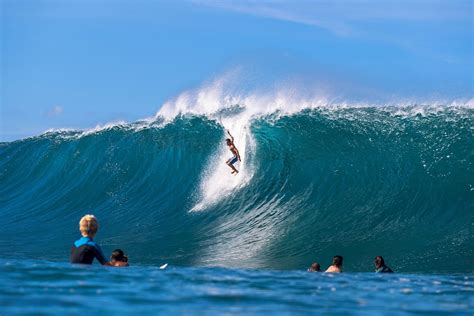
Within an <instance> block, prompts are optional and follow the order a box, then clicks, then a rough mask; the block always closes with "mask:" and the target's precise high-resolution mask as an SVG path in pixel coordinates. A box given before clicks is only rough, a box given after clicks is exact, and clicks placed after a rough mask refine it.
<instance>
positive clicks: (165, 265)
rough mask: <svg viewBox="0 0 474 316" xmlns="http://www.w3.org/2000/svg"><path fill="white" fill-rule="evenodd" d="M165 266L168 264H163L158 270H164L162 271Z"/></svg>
mask: <svg viewBox="0 0 474 316" xmlns="http://www.w3.org/2000/svg"><path fill="white" fill-rule="evenodd" d="M167 266H168V264H167V263H165V264H164V265H162V266H161V267H160V269H161V270H164V269H166V267H167Z"/></svg>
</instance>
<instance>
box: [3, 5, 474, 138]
mask: <svg viewBox="0 0 474 316" xmlns="http://www.w3.org/2000/svg"><path fill="white" fill-rule="evenodd" d="M0 5H1V7H0V20H1V21H0V23H1V24H0V44H1V55H0V110H1V111H0V141H12V140H16V139H20V138H23V137H28V136H32V135H38V134H40V133H42V132H44V131H46V130H48V129H53V128H91V127H94V126H96V125H99V124H105V123H107V122H114V121H122V120H123V121H134V120H138V119H141V118H146V117H152V116H154V115H155V114H156V113H157V111H158V110H159V109H160V107H161V106H162V105H163V104H164V103H166V102H167V101H168V100H170V99H173V98H176V97H177V96H178V95H180V94H181V93H183V91H187V90H190V89H197V88H198V87H200V86H201V85H203V84H205V83H207V82H210V81H211V82H212V80H215V78H219V77H220V76H224V75H225V76H229V73H230V74H233V73H235V77H236V78H235V80H234V81H233V84H234V85H237V86H239V89H240V90H245V89H248V90H258V89H263V88H264V87H268V86H278V85H280V86H281V85H285V83H288V84H289V83H291V84H293V85H297V86H298V87H300V88H301V90H305V89H306V90H308V89H316V88H317V87H321V86H324V87H329V88H328V89H329V90H330V91H331V93H332V94H333V95H335V97H341V98H343V99H344V100H349V101H350V100H356V101H359V100H364V101H366V102H374V103H376V102H379V103H380V100H397V99H398V100H442V101H446V102H448V101H450V100H458V99H461V100H469V99H472V98H473V94H474V92H473V91H474V88H473V87H474V79H473V73H474V67H473V65H474V63H473V28H474V26H473V1H472V0H450V1H445V0H442V1H440V0H430V1H427V0H411V1H404V0H399V1H382V0H334V1H329V0H314V1H298V0H296V1H290V0H274V1H265V0H260V1H257V0H246V1H239V0H236V1H225V0H219V1H211V0H189V1H158V0H133V1H132V0H114V1H112V0H0ZM236 70H238V71H236Z"/></svg>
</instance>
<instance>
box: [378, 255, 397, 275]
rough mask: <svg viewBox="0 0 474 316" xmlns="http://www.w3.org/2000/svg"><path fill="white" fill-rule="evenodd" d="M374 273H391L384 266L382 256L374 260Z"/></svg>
mask: <svg viewBox="0 0 474 316" xmlns="http://www.w3.org/2000/svg"><path fill="white" fill-rule="evenodd" d="M374 265H375V272H377V273H393V271H392V269H390V268H389V267H387V266H386V265H385V260H383V257H382V256H377V257H375V259H374Z"/></svg>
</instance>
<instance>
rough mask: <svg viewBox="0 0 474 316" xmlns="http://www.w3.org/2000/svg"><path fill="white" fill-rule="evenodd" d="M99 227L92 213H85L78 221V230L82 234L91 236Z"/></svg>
mask: <svg viewBox="0 0 474 316" xmlns="http://www.w3.org/2000/svg"><path fill="white" fill-rule="evenodd" d="M98 229H99V222H98V221H97V218H95V216H94V215H90V214H87V215H85V216H84V217H83V218H81V220H80V221H79V230H80V231H81V234H82V236H84V237H91V238H93V237H94V236H95V234H97V230H98Z"/></svg>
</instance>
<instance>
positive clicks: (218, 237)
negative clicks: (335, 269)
mask: <svg viewBox="0 0 474 316" xmlns="http://www.w3.org/2000/svg"><path fill="white" fill-rule="evenodd" d="M245 113H246V111H245V109H243V108H241V107H239V106H236V107H231V108H228V109H225V110H222V111H218V112H216V113H214V114H212V115H208V114H203V113H180V114H177V115H174V116H172V117H165V116H161V115H158V116H157V117H155V118H152V119H148V120H143V121H137V122H133V123H117V124H109V125H106V126H102V127H97V128H95V129H90V130H53V131H48V132H46V133H44V134H41V135H38V136H34V137H29V138H25V139H21V140H17V141H13V142H6V143H0V181H1V186H0V215H1V216H0V227H2V229H1V230H0V270H1V273H0V282H1V284H2V285H0V314H1V315H9V314H16V313H20V314H23V313H26V314H28V313H32V314H36V313H44V314H64V313H78V314H79V313H81V312H82V311H84V308H85V307H87V308H88V310H90V311H91V312H93V313H97V314H102V313H107V314H111V313H117V312H120V313H125V314H133V313H138V312H140V313H145V314H147V313H148V314H150V313H151V314H154V313H158V312H161V313H163V314H165V313H166V314H170V313H171V314H173V313H177V314H181V313H185V314H201V313H208V314H222V313H228V314H234V313H235V314H244V313H245V314H248V313H250V314H261V313H264V312H270V313H274V314H294V313H296V314H298V313H301V314H306V313H323V314H364V315H366V314H371V313H372V314H377V315H379V314H419V313H421V314H424V313H433V314H443V313H456V314H461V315H462V314H466V315H472V314H474V295H473V294H474V287H473V276H472V271H473V263H474V254H473V251H474V247H473V246H474V243H473V225H474V222H473V214H474V213H473V210H474V137H473V136H474V124H473V122H474V109H472V108H470V107H466V106H464V107H463V106H461V107H455V106H453V107H439V106H429V105H426V106H408V107H399V106H398V107H390V106H387V107H374V106H365V107H335V108H324V107H323V108H313V109H302V110H300V111H296V112H294V113H284V112H281V111H272V112H268V113H265V114H260V115H250V116H248V115H245ZM226 129H228V130H229V131H230V132H231V133H232V134H233V136H234V137H235V140H236V146H237V148H238V149H239V151H240V154H241V156H242V162H240V163H238V164H237V165H236V166H237V169H239V171H240V172H239V174H238V175H237V176H234V175H231V174H230V169H229V167H228V166H226V165H225V161H226V160H227V159H228V158H229V157H230V156H231V154H230V152H229V150H228V149H227V148H226V146H225V141H224V140H225V138H226V134H225V132H226ZM85 214H94V215H95V216H97V218H98V220H99V223H100V229H99V232H98V234H97V237H96V238H95V240H96V241H97V242H98V243H99V244H100V245H101V247H102V248H103V250H104V252H105V253H106V255H107V256H108V255H109V254H110V252H111V251H112V250H113V249H115V248H121V249H123V250H124V251H125V253H126V254H127V255H128V256H129V257H130V263H131V267H129V268H122V269H112V268H103V267H100V266H97V264H95V266H93V267H77V266H71V265H70V264H69V263H68V259H69V253H70V248H71V246H72V243H73V242H74V241H75V240H76V239H78V238H79V237H80V235H79V231H78V221H79V219H80V218H81V217H82V216H83V215H85ZM334 255H342V256H344V271H345V272H344V273H343V274H342V275H327V274H314V273H308V272H306V269H307V268H308V266H309V265H310V264H311V263H312V262H315V261H317V262H319V263H320V264H321V266H322V267H323V268H326V267H327V266H328V265H329V264H330V263H331V259H332V256H334ZM376 255H382V256H384V258H385V261H386V262H387V264H388V265H389V266H390V267H391V268H392V269H393V270H395V271H396V273H395V274H393V275H378V274H375V273H373V269H374V267H373V259H374V257H375V256H376ZM163 263H168V264H169V267H168V268H167V269H166V270H160V269H158V267H159V266H160V265H161V264H163Z"/></svg>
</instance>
